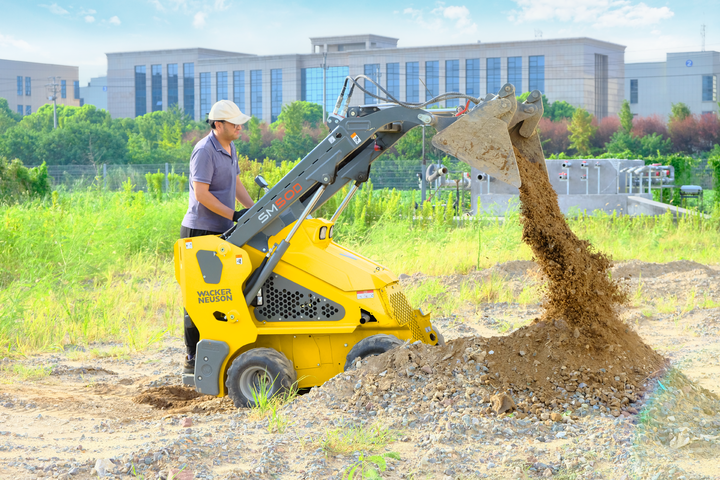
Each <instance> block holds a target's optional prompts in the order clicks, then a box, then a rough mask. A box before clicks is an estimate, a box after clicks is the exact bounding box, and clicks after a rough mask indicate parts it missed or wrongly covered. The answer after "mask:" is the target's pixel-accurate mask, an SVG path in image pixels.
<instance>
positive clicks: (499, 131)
mask: <svg viewBox="0 0 720 480" xmlns="http://www.w3.org/2000/svg"><path fill="white" fill-rule="evenodd" d="M542 113H543V108H542V95H541V94H540V92H539V91H537V90H535V91H533V92H532V93H531V94H530V96H529V97H528V100H527V101H526V102H524V103H522V104H521V105H519V106H518V105H517V100H516V98H515V87H513V86H512V85H511V84H509V83H507V84H505V85H503V87H502V88H501V89H500V93H499V94H498V95H493V94H490V95H488V96H487V97H486V98H485V101H483V102H481V103H479V104H478V105H477V106H476V107H475V108H473V109H472V110H470V111H469V112H468V113H467V114H464V115H462V116H461V117H460V118H459V119H458V120H457V121H455V122H454V123H452V124H451V125H450V126H448V127H447V128H445V129H443V130H441V131H439V132H438V133H437V134H436V135H435V136H434V137H433V140H432V144H433V146H435V147H436V148H438V149H440V150H442V151H443V152H446V153H448V154H449V155H452V156H454V157H457V158H458V159H460V160H462V161H463V162H465V163H467V164H468V165H470V166H471V167H474V168H476V169H478V170H480V171H482V172H484V173H486V174H488V175H490V176H492V177H495V178H497V179H498V180H501V181H503V182H505V183H507V184H510V185H513V186H515V187H518V188H519V187H520V184H521V181H520V173H519V172H518V167H517V159H516V158H515V152H514V150H513V146H515V147H516V148H517V149H518V150H519V151H520V152H521V153H522V154H523V155H524V156H526V158H528V159H529V160H530V161H532V162H535V163H538V162H540V163H542V164H543V166H544V165H545V157H544V155H543V152H542V147H541V145H540V139H539V138H538V136H537V133H536V132H535V129H536V126H537V123H538V121H539V120H540V117H542Z"/></svg>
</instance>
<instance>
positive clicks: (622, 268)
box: [612, 260, 715, 279]
mask: <svg viewBox="0 0 720 480" xmlns="http://www.w3.org/2000/svg"><path fill="white" fill-rule="evenodd" d="M696 270H701V271H703V272H704V273H706V274H707V275H709V276H713V275H715V271H714V270H713V269H711V268H709V267H706V266H705V265H703V264H701V263H697V262H692V261H690V260H678V261H675V262H668V263H651V262H641V261H639V260H632V261H630V262H627V263H623V264H620V265H617V266H615V267H613V269H612V274H613V277H614V278H626V279H629V278H639V279H642V278H657V277H661V276H663V275H667V274H669V273H686V272H693V271H696Z"/></svg>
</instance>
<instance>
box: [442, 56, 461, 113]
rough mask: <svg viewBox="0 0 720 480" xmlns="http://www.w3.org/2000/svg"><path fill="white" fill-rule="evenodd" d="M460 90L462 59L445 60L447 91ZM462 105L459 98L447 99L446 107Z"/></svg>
mask: <svg viewBox="0 0 720 480" xmlns="http://www.w3.org/2000/svg"><path fill="white" fill-rule="evenodd" d="M459 91H460V60H445V92H446V93H447V92H459ZM458 105H460V99H459V98H450V99H447V100H445V106H446V107H457V106H458Z"/></svg>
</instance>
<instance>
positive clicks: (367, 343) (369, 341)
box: [345, 333, 404, 370]
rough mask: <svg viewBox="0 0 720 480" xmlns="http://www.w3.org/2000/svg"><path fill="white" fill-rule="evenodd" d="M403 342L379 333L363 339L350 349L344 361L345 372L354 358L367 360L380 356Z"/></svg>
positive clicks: (392, 336)
mask: <svg viewBox="0 0 720 480" xmlns="http://www.w3.org/2000/svg"><path fill="white" fill-rule="evenodd" d="M403 343H404V342H403V341H402V340H400V339H399V338H397V337H396V336H395V335H386V334H384V333H379V334H377V335H373V336H371V337H367V338H363V339H362V340H360V341H359V342H358V343H356V344H355V346H354V347H352V348H351V349H350V352H349V353H348V354H347V357H346V360H345V370H347V369H348V368H350V367H351V366H352V364H353V360H355V359H356V358H358V357H360V358H367V357H372V356H373V355H380V354H381V353H385V352H388V351H390V350H392V349H393V348H395V347H399V346H400V345H402V344H403Z"/></svg>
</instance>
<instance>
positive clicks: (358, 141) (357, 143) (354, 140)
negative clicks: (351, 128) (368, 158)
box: [350, 132, 360, 145]
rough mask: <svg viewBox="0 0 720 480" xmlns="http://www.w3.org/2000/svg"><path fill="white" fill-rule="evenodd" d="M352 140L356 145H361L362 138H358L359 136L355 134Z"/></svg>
mask: <svg viewBox="0 0 720 480" xmlns="http://www.w3.org/2000/svg"><path fill="white" fill-rule="evenodd" d="M350 138H352V139H353V142H355V145H360V137H358V134H357V133H355V132H353V133H352V135H350Z"/></svg>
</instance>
